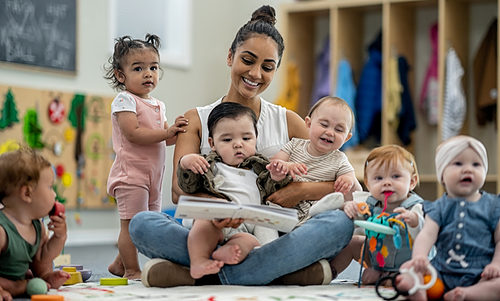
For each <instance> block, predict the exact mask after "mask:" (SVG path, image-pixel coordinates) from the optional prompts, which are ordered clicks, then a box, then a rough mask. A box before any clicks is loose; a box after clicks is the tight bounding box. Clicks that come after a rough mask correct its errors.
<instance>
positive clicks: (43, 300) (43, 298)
mask: <svg viewBox="0 0 500 301" xmlns="http://www.w3.org/2000/svg"><path fill="white" fill-rule="evenodd" d="M31 301H64V296H61V295H33V296H31Z"/></svg>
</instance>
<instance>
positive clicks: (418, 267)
mask: <svg viewBox="0 0 500 301" xmlns="http://www.w3.org/2000/svg"><path fill="white" fill-rule="evenodd" d="M487 171H488V156H487V153H486V149H485V147H484V145H483V144H482V143H481V142H480V141H478V140H477V139H475V138H472V137H469V136H456V137H453V138H450V139H448V140H446V141H444V142H443V143H441V144H440V145H439V146H438V148H437V150H436V175H437V177H438V180H439V181H440V183H441V184H442V185H443V186H444V187H445V189H446V193H445V194H444V195H443V196H442V197H441V198H439V199H438V200H436V201H435V202H428V201H427V202H424V212H425V214H426V217H425V224H424V227H423V229H422V231H421V232H420V233H419V235H418V236H417V238H416V240H415V245H414V248H413V253H412V259H411V260H410V261H407V262H406V263H404V264H403V265H402V266H401V269H408V268H411V267H413V268H414V270H415V272H417V273H419V274H420V276H422V277H423V274H425V273H426V271H427V265H428V264H429V260H428V258H427V255H428V253H429V251H430V249H431V247H432V246H433V245H436V249H437V255H436V256H435V257H434V258H433V259H432V260H431V262H430V264H432V266H434V267H435V268H436V270H437V271H438V275H439V278H440V279H441V280H442V281H443V283H444V286H445V294H444V296H443V298H444V299H445V300H499V298H500V248H499V249H498V250H497V249H496V246H497V245H498V243H499V242H500V230H499V226H498V221H499V218H500V200H499V199H498V197H497V196H496V195H493V194H490V193H487V192H485V191H481V190H480V189H481V188H482V187H483V185H484V181H485V178H486V172H487ZM396 282H397V287H398V289H399V290H400V291H408V290H409V288H411V287H412V286H413V280H412V278H411V277H409V276H408V274H402V275H400V276H398V278H397V281H396ZM409 298H410V299H412V300H427V295H426V292H425V291H424V290H419V291H417V293H415V294H414V295H412V296H410V297H409Z"/></svg>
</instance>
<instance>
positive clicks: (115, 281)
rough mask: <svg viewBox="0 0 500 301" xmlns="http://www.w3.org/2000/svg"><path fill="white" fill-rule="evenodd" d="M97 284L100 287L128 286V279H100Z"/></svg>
mask: <svg viewBox="0 0 500 301" xmlns="http://www.w3.org/2000/svg"><path fill="white" fill-rule="evenodd" d="M99 283H100V284H101V285H109V286H115V285H128V279H127V278H101V279H100V281H99Z"/></svg>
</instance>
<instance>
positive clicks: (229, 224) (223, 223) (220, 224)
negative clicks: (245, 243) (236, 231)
mask: <svg viewBox="0 0 500 301" xmlns="http://www.w3.org/2000/svg"><path fill="white" fill-rule="evenodd" d="M244 221H245V220H244V219H242V218H235V219H231V218H225V219H223V220H217V219H214V220H212V224H213V225H214V226H215V228H217V229H219V230H220V229H223V228H238V227H239V226H240V225H241V224H242V223H243V222H244Z"/></svg>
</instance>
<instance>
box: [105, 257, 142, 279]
mask: <svg viewBox="0 0 500 301" xmlns="http://www.w3.org/2000/svg"><path fill="white" fill-rule="evenodd" d="M108 272H110V273H111V274H113V275H115V276H118V277H123V275H125V267H124V266H123V261H122V258H121V257H120V254H118V256H116V258H115V261H113V262H112V263H111V264H110V265H109V266H108ZM139 278H140V276H139Z"/></svg>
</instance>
